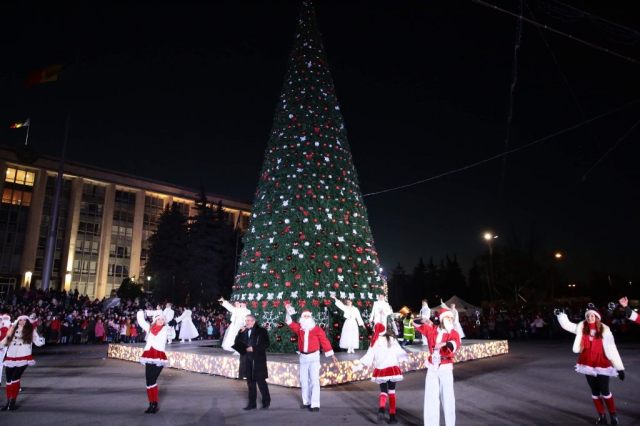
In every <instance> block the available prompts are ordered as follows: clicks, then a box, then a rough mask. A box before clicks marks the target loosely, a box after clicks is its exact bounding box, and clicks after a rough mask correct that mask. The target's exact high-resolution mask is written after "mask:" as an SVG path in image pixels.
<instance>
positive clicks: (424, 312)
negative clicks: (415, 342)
mask: <svg viewBox="0 0 640 426" xmlns="http://www.w3.org/2000/svg"><path fill="white" fill-rule="evenodd" d="M420 318H422V319H423V320H430V319H431V308H430V307H429V301H428V300H427V299H422V308H421V309H420ZM422 345H423V346H427V336H425V335H424V334H423V335H422Z"/></svg>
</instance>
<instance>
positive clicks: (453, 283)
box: [442, 255, 466, 300]
mask: <svg viewBox="0 0 640 426" xmlns="http://www.w3.org/2000/svg"><path fill="white" fill-rule="evenodd" d="M445 261H446V271H445V279H444V287H443V289H442V298H443V299H444V300H447V299H449V298H450V297H451V296H454V295H458V296H460V297H462V298H464V293H465V290H466V288H465V287H466V280H465V279H464V275H463V274H462V269H460V265H458V259H457V258H456V256H455V255H454V256H453V260H451V258H449V255H447V256H446V258H445Z"/></svg>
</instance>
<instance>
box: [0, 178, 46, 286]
mask: <svg viewBox="0 0 640 426" xmlns="http://www.w3.org/2000/svg"><path fill="white" fill-rule="evenodd" d="M5 173H6V172H5ZM29 173H35V175H36V176H35V179H34V182H33V193H32V195H31V206H30V207H29V217H28V219H27V232H26V233H25V236H24V248H23V250H22V263H21V264H20V275H21V276H22V278H21V280H22V286H23V287H24V286H27V285H29V284H30V283H27V282H26V278H25V274H26V273H27V272H32V273H33V271H34V270H35V267H36V254H37V252H38V240H39V238H40V223H41V222H42V207H43V206H44V194H45V192H46V190H47V171H46V170H44V169H40V170H38V171H37V172H33V171H31V170H29ZM40 278H42V276H40ZM35 279H36V277H35V276H33V275H32V276H31V283H33V284H35V282H34V280H35Z"/></svg>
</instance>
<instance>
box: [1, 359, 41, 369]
mask: <svg viewBox="0 0 640 426" xmlns="http://www.w3.org/2000/svg"><path fill="white" fill-rule="evenodd" d="M2 365H4V366H5V367H9V368H13V367H24V366H25V365H36V362H35V360H33V359H29V360H27V359H25V360H22V361H4V362H3V363H2Z"/></svg>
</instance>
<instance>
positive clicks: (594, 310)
mask: <svg viewBox="0 0 640 426" xmlns="http://www.w3.org/2000/svg"><path fill="white" fill-rule="evenodd" d="M589 314H593V315H595V316H597V317H598V319H599V320H601V319H602V316H601V315H600V312H598V310H597V309H596V308H588V309H587V312H585V313H584V318H585V319H586V318H587V315H589Z"/></svg>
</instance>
